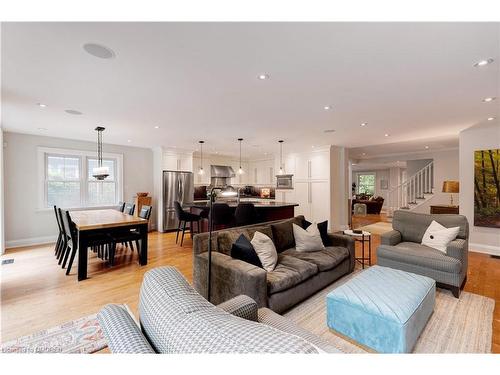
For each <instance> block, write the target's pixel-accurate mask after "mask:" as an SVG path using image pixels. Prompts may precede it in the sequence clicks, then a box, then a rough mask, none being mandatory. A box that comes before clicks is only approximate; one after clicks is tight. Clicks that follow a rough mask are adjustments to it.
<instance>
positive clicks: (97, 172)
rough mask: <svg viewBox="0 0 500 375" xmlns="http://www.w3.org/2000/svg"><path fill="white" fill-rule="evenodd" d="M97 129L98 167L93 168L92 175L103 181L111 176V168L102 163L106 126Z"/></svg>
mask: <svg viewBox="0 0 500 375" xmlns="http://www.w3.org/2000/svg"><path fill="white" fill-rule="evenodd" d="M95 130H96V131H97V167H95V168H93V169H92V176H93V177H95V179H96V180H99V181H102V180H104V179H105V178H106V177H108V176H109V168H108V167H104V166H103V165H102V132H103V131H104V130H105V128H103V127H102V126H98V127H97V128H95Z"/></svg>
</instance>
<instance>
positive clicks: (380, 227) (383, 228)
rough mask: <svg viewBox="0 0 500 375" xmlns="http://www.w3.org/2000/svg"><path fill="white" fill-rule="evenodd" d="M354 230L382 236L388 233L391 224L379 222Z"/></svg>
mask: <svg viewBox="0 0 500 375" xmlns="http://www.w3.org/2000/svg"><path fill="white" fill-rule="evenodd" d="M356 229H362V230H365V231H367V232H370V233H371V234H378V235H380V234H384V233H386V232H390V231H391V230H392V223H387V222H384V221H379V222H376V223H373V224H369V225H365V226H364V227H360V228H356Z"/></svg>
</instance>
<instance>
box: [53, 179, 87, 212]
mask: <svg viewBox="0 0 500 375" xmlns="http://www.w3.org/2000/svg"><path fill="white" fill-rule="evenodd" d="M47 205H48V206H53V205H56V206H61V207H68V208H71V207H79V206H80V183H79V182H63V181H48V182H47Z"/></svg>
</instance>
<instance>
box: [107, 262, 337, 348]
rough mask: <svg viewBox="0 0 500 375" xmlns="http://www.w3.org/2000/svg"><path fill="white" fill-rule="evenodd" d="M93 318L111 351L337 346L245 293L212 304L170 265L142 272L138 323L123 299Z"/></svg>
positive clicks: (108, 306)
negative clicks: (258, 304)
mask: <svg viewBox="0 0 500 375" xmlns="http://www.w3.org/2000/svg"><path fill="white" fill-rule="evenodd" d="M97 318H98V320H99V325H100V326H101V328H102V330H103V333H104V336H105V338H106V340H107V343H108V346H109V349H110V350H111V352H112V353H136V354H153V353H321V352H327V353H338V352H339V350H337V349H336V348H334V347H333V346H331V345H330V344H328V343H327V342H325V341H323V340H322V339H321V338H319V337H318V336H315V335H313V334H312V333H310V332H308V331H306V330H304V329H303V328H301V327H299V326H298V325H296V324H295V323H293V322H291V321H290V320H288V319H286V318H284V317H282V316H280V315H278V314H276V313H274V312H273V311H271V310H269V309H267V308H263V309H258V308H257V303H256V302H255V301H253V300H252V299H251V298H249V297H247V296H238V297H235V298H233V299H231V300H229V301H226V302H225V303H223V304H220V305H219V306H214V305H212V304H211V303H209V302H208V301H206V300H205V299H204V298H203V297H202V296H200V295H199V294H198V293H197V292H196V291H195V290H194V289H193V288H192V287H191V286H190V285H189V283H188V282H187V281H186V280H185V279H184V277H183V276H182V275H181V274H180V272H179V271H177V269H175V268H174V267H159V268H155V269H153V270H151V271H148V272H146V274H145V275H144V280H143V283H142V286H141V292H140V300H139V318H140V324H138V323H136V321H135V319H134V317H133V316H132V315H131V314H130V312H129V311H128V309H127V308H126V307H125V306H124V305H115V304H110V305H106V306H105V307H103V308H102V310H101V311H100V312H99V313H98V315H97Z"/></svg>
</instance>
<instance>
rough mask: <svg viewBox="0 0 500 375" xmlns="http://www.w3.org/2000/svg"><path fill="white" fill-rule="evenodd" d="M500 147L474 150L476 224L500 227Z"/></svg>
mask: <svg viewBox="0 0 500 375" xmlns="http://www.w3.org/2000/svg"><path fill="white" fill-rule="evenodd" d="M499 169H500V149H494V150H479V151H474V225H475V226H478V227H491V228H500V171H499Z"/></svg>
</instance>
